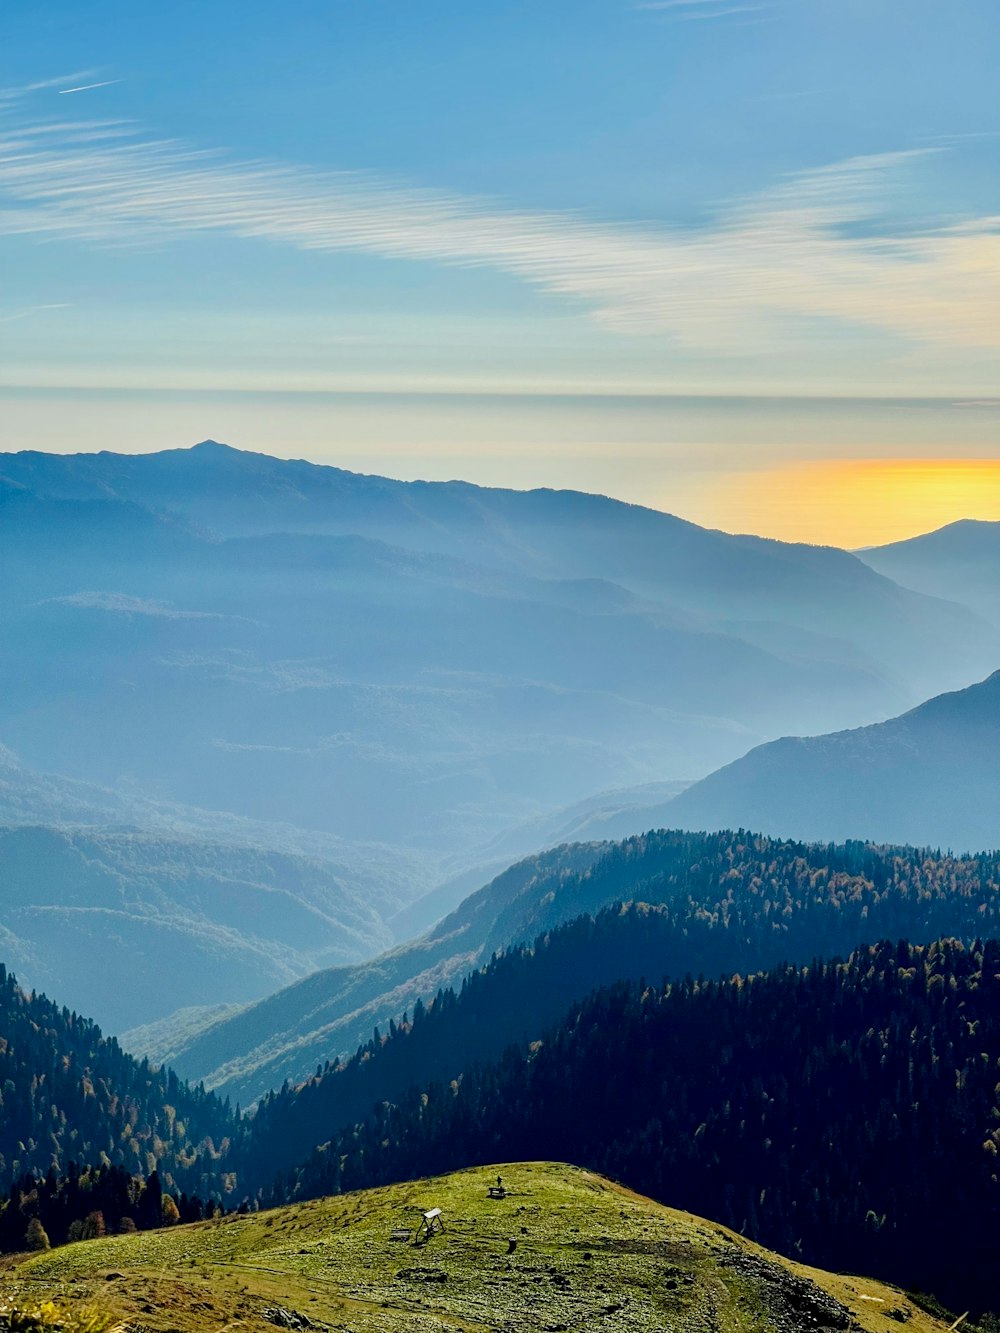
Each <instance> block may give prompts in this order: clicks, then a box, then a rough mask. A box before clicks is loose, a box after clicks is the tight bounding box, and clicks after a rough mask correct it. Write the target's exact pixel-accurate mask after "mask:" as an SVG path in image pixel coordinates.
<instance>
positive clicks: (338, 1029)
mask: <svg viewBox="0 0 1000 1333" xmlns="http://www.w3.org/2000/svg"><path fill="white" fill-rule="evenodd" d="M621 903H636V904H640V905H641V910H639V911H637V913H635V914H632V915H626V916H624V917H621V918H619V916H618V915H617V908H615V907H614V905H615V904H621ZM604 909H610V914H609V915H608V916H607V917H606V918H604V919H603V924H602V926H601V929H600V930H597V931H595V930H592V929H591V928H590V927H589V926H587V925H585V924H584V925H582V926H581V931H580V933H579V934H578V935H573V936H572V938H570V939H569V940H568V943H565V946H564V947H561V948H560V949H559V950H558V951H557V950H555V949H554V948H553V949H552V950H551V951H550V950H548V949H546V948H544V947H541V946H540V947H539V948H538V949H537V950H536V951H535V953H534V954H533V955H532V956H531V958H530V959H529V961H528V962H527V963H526V966H525V973H524V976H523V977H522V983H523V984H522V985H520V986H519V987H518V988H517V989H516V990H514V991H513V992H512V993H511V994H510V995H508V996H506V997H505V998H504V999H503V1000H502V1001H498V1004H497V1008H496V1012H495V1014H494V1015H493V1016H492V1018H491V1019H490V1020H489V1021H484V1020H483V1018H482V1017H481V1016H479V1017H477V1019H476V1020H475V1022H474V1024H473V1027H472V1029H470V1031H469V1033H468V1034H466V1037H467V1040H468V1043H469V1044H468V1045H467V1046H465V1047H463V1048H462V1050H463V1053H462V1054H456V1051H455V1050H454V1049H451V1050H449V1049H445V1048H442V1050H441V1051H432V1050H426V1051H424V1053H423V1063H422V1064H421V1066H420V1067H421V1068H422V1069H423V1070H424V1071H425V1072H426V1071H427V1070H430V1069H432V1068H433V1069H434V1070H436V1071H437V1072H438V1073H439V1074H440V1076H441V1077H442V1078H451V1077H454V1076H456V1075H457V1074H458V1073H459V1072H460V1070H461V1068H462V1064H463V1062H464V1060H466V1059H473V1058H486V1057H487V1056H488V1055H489V1054H490V1053H492V1054H494V1055H498V1054H499V1053H500V1052H501V1051H502V1050H503V1048H504V1046H505V1045H506V1044H507V1043H508V1042H510V1041H514V1040H520V1039H521V1038H522V1037H523V1036H524V1034H525V1033H528V1034H529V1035H535V1036H537V1035H540V1031H541V1027H542V1026H543V1025H544V1023H545V1022H546V1021H549V1020H551V1021H554V1020H555V1019H556V1018H558V1017H559V1015H560V1014H561V1013H562V1011H563V1009H564V1008H566V1007H567V1006H568V1005H569V1004H570V1003H571V1002H572V1001H573V999H574V998H576V997H579V996H580V995H583V994H585V993H586V992H587V991H588V990H590V989H592V988H593V987H595V986H597V985H602V984H606V983H608V982H611V981H614V980H616V979H618V978H620V977H631V978H638V977H640V976H643V975H644V976H647V977H651V978H658V977H660V976H663V975H669V976H677V975H683V974H684V973H685V972H687V971H693V972H703V973H704V974H706V975H708V976H715V975H719V974H720V973H725V974H727V975H729V974H732V973H733V972H737V971H746V970H753V969H756V968H759V967H766V966H772V965H773V964H775V963H777V962H780V961H783V960H785V959H789V958H791V959H794V960H798V961H806V960H808V959H809V958H811V957H813V956H815V955H817V954H823V955H827V956H828V955H830V954H831V953H838V952H840V953H843V952H846V951H847V950H849V949H850V948H852V947H853V946H854V945H855V944H857V943H858V942H860V941H862V940H865V939H870V938H872V937H873V934H874V935H877V936H880V937H881V936H890V937H893V936H907V937H908V938H911V939H932V938H935V937H936V936H937V935H940V934H942V933H954V934H960V935H962V936H963V937H971V935H974V934H975V933H976V932H978V931H980V930H984V931H985V930H988V929H990V928H991V922H994V921H996V920H1000V917H998V913H1000V894H998V890H997V861H996V857H995V856H993V857H989V856H983V857H978V858H977V857H968V858H964V859H959V860H956V859H954V858H947V857H945V858H936V857H932V856H927V855H924V854H922V853H919V852H915V851H912V850H907V849H904V848H891V847H888V848H887V847H882V848H879V847H870V846H864V845H863V844H860V843H859V844H853V845H851V846H848V847H830V846H808V845H806V844H803V843H796V842H780V841H777V840H775V839H771V838H766V837H755V836H753V835H749V834H732V833H723V834H711V835H705V834H688V833H677V832H659V833H650V834H647V835H644V836H642V837H638V838H630V839H628V840H627V841H625V842H623V843H619V844H612V845H608V844H603V845H602V844H583V845H579V846H576V847H567V848H557V849H556V850H555V851H552V852H549V853H546V854H544V855H542V856H539V857H533V858H530V859H529V860H527V861H525V862H521V863H520V864H518V865H516V866H513V867H511V869H510V870H508V871H507V872H505V874H503V875H501V876H499V877H498V878H497V879H496V880H494V881H493V882H492V883H491V884H489V885H487V886H486V887H485V888H484V889H482V890H480V891H479V892H478V893H476V894H473V895H472V896H471V897H470V898H468V899H467V900H466V901H465V902H464V903H463V904H462V905H461V907H459V908H458V909H457V910H456V911H455V912H453V913H452V914H451V915H450V916H448V917H446V918H445V919H444V920H443V921H441V922H440V923H439V924H438V925H437V926H436V927H435V928H434V930H432V931H430V932H429V933H428V934H427V935H425V936H424V937H423V938H422V939H419V940H417V941H415V942H414V943H413V944H411V945H409V946H406V947H404V948H400V949H397V950H394V951H392V952H391V953H388V954H386V955H383V956H382V957H381V958H377V959H375V960H374V961H373V962H372V963H370V964H364V965H361V966H359V967H355V968H349V969H331V970H328V971H325V972H319V973H317V974H316V975H315V976H312V977H309V978H307V979H306V980H304V981H302V982H299V983H297V984H295V985H293V986H290V987H288V988H287V989H285V990H284V991H281V992H279V993H278V994H276V995H274V996H272V997H269V998H268V999H267V1000H263V1001H261V1002H260V1003H258V1004H255V1005H251V1006H249V1007H247V1008H246V1009H245V1010H243V1011H241V1012H240V1013H238V1014H235V1015H231V1016H227V1017H223V1018H222V1019H220V1020H219V1021H218V1022H217V1023H215V1024H214V1025H213V1026H211V1027H209V1028H208V1029H207V1030H205V1031H203V1032H202V1033H200V1034H196V1035H194V1036H193V1037H191V1038H190V1039H186V1040H182V1041H181V1042H180V1043H178V1042H177V1040H176V1035H175V1034H174V1033H164V1034H162V1035H160V1036H159V1038H158V1044H155V1045H154V1046H153V1047H152V1048H150V1047H149V1046H146V1047H143V1046H140V1045H137V1044H135V1042H134V1041H133V1038H132V1036H131V1035H128V1036H127V1037H126V1041H127V1042H129V1043H132V1044H133V1046H134V1049H136V1050H142V1049H147V1050H149V1049H151V1053H152V1054H154V1055H155V1056H156V1057H157V1058H168V1059H170V1061H171V1062H172V1063H174V1064H175V1067H176V1068H177V1069H178V1071H179V1072H180V1073H182V1074H184V1075H185V1076H186V1077H190V1078H193V1079H196V1080H200V1079H202V1078H204V1079H205V1080H206V1081H207V1082H208V1083H209V1084H210V1085H211V1086H215V1087H218V1088H219V1089H220V1090H222V1091H224V1092H225V1093H227V1094H228V1095H229V1096H231V1097H232V1098H234V1099H238V1100H239V1101H240V1102H241V1103H243V1104H244V1105H246V1104H247V1103H248V1102H250V1101H251V1100H253V1099H254V1098H257V1097H260V1096H261V1095H262V1094H263V1093H265V1092H266V1091H267V1090H268V1088H269V1087H277V1086H278V1085H279V1084H280V1083H282V1082H283V1081H284V1080H285V1079H290V1080H291V1081H292V1082H293V1083H295V1082H298V1081H300V1080H302V1079H304V1078H306V1077H307V1076H308V1075H310V1074H311V1073H312V1072H313V1071H314V1070H315V1068H316V1066H317V1064H322V1063H323V1062H324V1061H328V1060H332V1059H333V1058H335V1057H337V1056H339V1055H342V1054H343V1053H344V1052H350V1051H353V1050H354V1049H355V1048H356V1047H357V1045H358V1043H359V1042H365V1041H367V1040H369V1039H370V1038H371V1033H372V1029H373V1028H374V1027H375V1026H376V1024H378V1025H380V1026H381V1027H383V1028H384V1027H385V1025H386V1024H388V1023H389V1022H390V1020H392V1019H396V1020H398V1019H399V1018H400V1016H401V1015H402V1013H403V1011H404V1010H407V1009H411V1008H412V1007H413V1006H414V1004H415V1003H416V1001H417V1000H418V999H421V1000H424V1001H427V1000H430V999H432V998H433V997H434V995H435V994H436V992H437V991H438V989H439V988H440V987H442V986H445V987H446V986H448V985H452V984H457V983H458V981H459V980H460V979H461V978H462V977H464V976H465V975H466V974H467V973H469V972H471V971H473V970H474V969H475V968H478V967H480V966H482V965H483V964H485V963H487V962H488V961H489V959H490V958H491V956H492V955H493V954H494V953H495V952H498V951H502V950H504V949H506V948H508V947H509V946H511V945H513V944H517V943H518V942H519V941H525V942H526V941H531V940H533V939H535V938H536V936H540V935H544V933H545V932H549V931H553V930H556V929H557V928H561V927H565V923H567V922H572V921H575V920H582V921H583V922H586V921H587V920H589V918H590V917H593V916H595V915H598V914H600V913H601V912H602V911H604ZM995 928H997V929H998V930H1000V927H995ZM567 929H568V928H567ZM571 934H572V932H571ZM532 978H534V980H533V979H532ZM138 1035H139V1034H136V1036H138ZM463 1040H465V1038H463ZM377 1067H381V1066H377ZM366 1070H367V1066H365V1068H364V1070H362V1071H361V1072H359V1073H357V1076H356V1077H355V1076H354V1075H352V1077H351V1078H350V1079H343V1080H341V1081H338V1080H336V1079H334V1080H332V1081H331V1082H330V1083H329V1085H328V1093H329V1096H330V1098H332V1100H331V1101H330V1102H329V1105H328V1108H327V1109H328V1114H329V1119H330V1121H331V1122H336V1123H339V1122H341V1121H347V1120H349V1119H351V1118H352V1117H354V1116H357V1115H360V1114H362V1113H363V1111H364V1108H365V1107H366V1106H368V1105H370V1104H371V1103H372V1102H374V1101H378V1100H380V1099H381V1098H383V1097H390V1096H392V1095H393V1094H394V1092H398V1091H399V1090H400V1086H399V1082H398V1081H397V1082H396V1083H395V1084H391V1085H383V1084H378V1085H376V1084H373V1083H372V1082H370V1081H367V1082H366V1079H367V1077H368V1075H367V1073H366V1072H365V1071H366ZM416 1072H417V1071H416V1069H415V1068H410V1070H409V1073H408V1075H406V1076H405V1077H412V1076H415V1074H416ZM400 1077H404V1076H400ZM403 1086H405V1082H404V1084H403ZM345 1099H346V1100H345ZM283 1141H284V1142H285V1145H286V1148H287V1147H288V1146H289V1145H290V1144H291V1143H292V1141H293V1139H292V1136H291V1135H286V1136H284V1140H283ZM308 1146H309V1145H308V1144H307V1143H300V1144H299V1147H300V1148H301V1149H302V1150H303V1151H305V1150H307V1148H308Z"/></svg>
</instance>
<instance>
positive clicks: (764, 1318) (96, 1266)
mask: <svg viewBox="0 0 1000 1333" xmlns="http://www.w3.org/2000/svg"><path fill="white" fill-rule="evenodd" d="M498 1171H499V1172H500V1173H502V1175H503V1178H504V1182H505V1185H506V1186H507V1188H508V1189H509V1191H510V1193H509V1195H508V1197H507V1198H505V1199H503V1200H492V1199H490V1198H488V1193H487V1191H488V1186H489V1185H490V1184H491V1183H493V1182H494V1180H495V1178H496V1175H497V1173H498ZM431 1207H439V1208H441V1209H442V1211H443V1215H444V1219H445V1225H446V1230H445V1231H444V1232H443V1233H440V1234H438V1235H435V1236H434V1237H433V1238H431V1239H430V1240H429V1241H428V1242H427V1243H425V1244H422V1245H418V1244H414V1243H413V1242H412V1241H410V1242H406V1241H394V1240H393V1239H392V1238H391V1234H392V1232H393V1230H394V1229H395V1228H410V1229H412V1228H414V1227H415V1226H416V1224H417V1223H418V1222H419V1220H420V1215H421V1211H422V1210H424V1209H427V1208H431ZM3 1290H4V1297H5V1298H6V1299H7V1300H8V1301H12V1302H14V1301H18V1300H22V1301H25V1302H26V1301H29V1300H38V1299H40V1298H43V1297H44V1298H51V1299H54V1300H56V1301H57V1302H61V1303H65V1304H67V1305H70V1306H72V1307H73V1308H75V1309H80V1308H85V1307H86V1306H88V1305H89V1306H91V1307H94V1308H100V1309H101V1310H103V1311H104V1312H105V1313H110V1314H111V1315H112V1316H114V1317H115V1318H116V1319H118V1320H120V1321H122V1322H123V1323H125V1324H126V1325H127V1326H128V1327H130V1328H132V1329H136V1328H142V1329H143V1330H148V1331H149V1333H159V1331H160V1330H163V1331H164V1333H202V1330H208V1329H212V1330H217V1329H220V1328H222V1327H225V1328H226V1329H228V1330H238V1329H263V1328H268V1327H272V1326H274V1325H275V1324H276V1323H278V1324H279V1325H280V1324H281V1322H282V1320H284V1326H285V1327H310V1326H320V1327H323V1328H327V1329H331V1330H338V1331H340V1330H343V1333H346V1331H347V1330H351V1331H352V1333H375V1331H376V1330H378V1331H379V1333H382V1331H383V1330H390V1329H391V1330H394V1333H430V1330H438V1331H440V1330H466V1331H468V1333H471V1331H472V1330H487V1329H490V1330H505V1331H506V1333H515V1331H516V1330H521V1329H524V1330H529V1329H531V1330H534V1329H539V1330H541V1329H548V1330H581V1331H583V1330H587V1331H589V1330H606V1331H607V1333H618V1331H621V1333H624V1330H629V1333H641V1330H649V1331H650V1333H652V1330H665V1329H670V1330H674V1329H676V1330H681V1329H684V1330H690V1331H691V1333H694V1331H695V1330H704V1331H705V1333H708V1330H717V1331H718V1333H729V1331H730V1330H736V1329H740V1330H743V1331H744V1333H752V1331H753V1330H760V1331H761V1333H763V1330H789V1333H791V1330H800V1329H815V1330H822V1329H844V1330H848V1329H850V1330H855V1331H856V1333H857V1331H860V1330H865V1331H866V1333H876V1331H877V1333H885V1331H886V1330H888V1329H893V1328H898V1327H899V1326H900V1322H905V1323H906V1326H907V1328H908V1329H909V1330H910V1333H932V1331H934V1330H939V1331H940V1330H943V1329H945V1327H946V1324H945V1323H943V1322H941V1321H939V1320H937V1319H934V1318H932V1317H931V1316H929V1315H927V1314H926V1313H924V1312H923V1311H921V1310H920V1309H919V1308H917V1307H916V1306H915V1305H914V1304H913V1303H912V1302H911V1301H910V1300H909V1299H907V1298H906V1297H905V1296H904V1295H903V1294H902V1293H901V1292H899V1291H897V1290H895V1289H893V1288H891V1287H886V1286H884V1285H882V1284H880V1283H876V1282H872V1281H869V1280H867V1279H863V1278H855V1277H837V1276H834V1275H831V1274H828V1273H821V1272H818V1271H816V1270H811V1269H806V1268H803V1267H801V1266H800V1265H797V1264H794V1263H792V1262H790V1261H788V1260H785V1259H782V1258H779V1257H778V1256H776V1255H773V1254H769V1253H768V1252H767V1251H765V1250H762V1249H761V1248H760V1247H759V1246H756V1245H752V1244H750V1243H749V1242H747V1241H744V1240H743V1239H742V1238H741V1237H739V1236H736V1235H734V1234H733V1233H732V1232H729V1231H727V1230H725V1229H724V1228H722V1227H719V1226H715V1225H714V1224H712V1223H709V1222H705V1221H702V1220H700V1219H698V1218H696V1217H693V1216H692V1215H690V1214H688V1213H681V1212H676V1211H674V1210H672V1209H669V1208H663V1207H661V1206H659V1205H658V1204H654V1203H652V1202H651V1201H650V1200H648V1199H644V1198H642V1197H640V1196H639V1195H636V1194H633V1193H631V1192H630V1191H627V1190H625V1189H622V1188H621V1187H620V1186H617V1185H614V1184H612V1183H611V1182H609V1181H607V1180H604V1179H602V1178H601V1177H600V1176H596V1175H593V1174H591V1173H590V1172H587V1171H581V1170H579V1169H577V1168H575V1167H570V1166H563V1165H558V1164H552V1163H538V1162H532V1163H517V1164H514V1165H507V1166H501V1167H499V1168H498V1167H482V1168H478V1169H475V1170H470V1171H462V1172H458V1173H457V1174H454V1175H450V1176H443V1177H440V1178H438V1179H435V1180H421V1181H415V1182H412V1183H409V1184H405V1185H395V1186H390V1187H388V1188H385V1189H378V1190H370V1191H367V1192H364V1193H360V1194H349V1195H343V1196H340V1197H338V1198H332V1199H320V1200H316V1201H314V1202H312V1203H306V1204H301V1205H298V1206H296V1207H293V1208H283V1209H278V1210H275V1211H273V1212H267V1213H260V1214H257V1215H251V1216H247V1217H238V1216H234V1217H229V1218H227V1219H225V1220H224V1221H216V1222H211V1223H203V1224H196V1225H193V1226H188V1227H176V1228H173V1229H169V1230H164V1231H159V1232H153V1233H147V1234H145V1235H132V1236H120V1237H113V1238H108V1239H106V1240H101V1241H89V1242H84V1243H82V1244H78V1245H72V1246H66V1247H65V1248H63V1249H61V1250H58V1251H54V1252H52V1253H51V1254H43V1255H40V1256H37V1257H34V1258H29V1259H27V1260H26V1261H25V1262H21V1263H19V1264H15V1265H13V1266H11V1267H10V1268H9V1269H8V1270H7V1271H6V1272H5V1273H4V1274H3ZM286 1315H289V1316H292V1319H293V1320H294V1318H295V1317H296V1316H297V1317H299V1318H300V1320H302V1317H304V1320H303V1321H302V1322H300V1323H298V1324H295V1323H294V1322H289V1320H288V1319H287V1318H286ZM305 1321H311V1323H310V1322H305Z"/></svg>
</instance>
